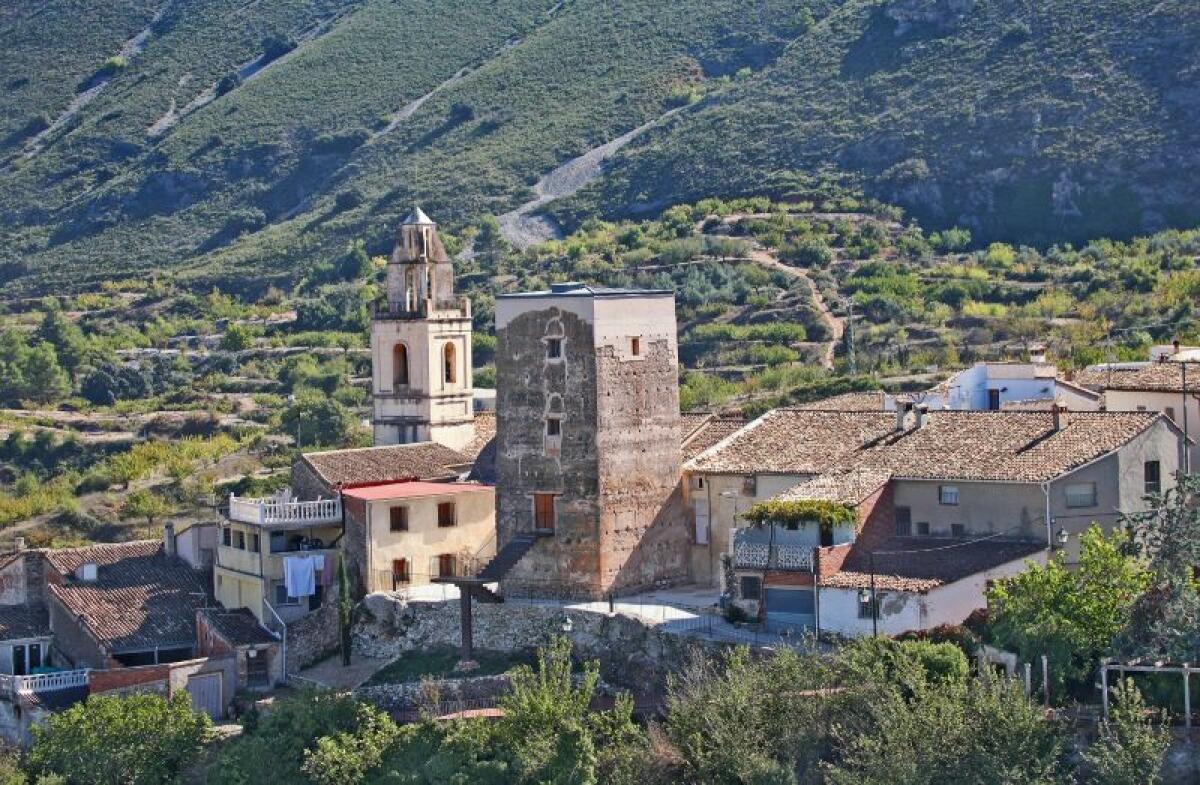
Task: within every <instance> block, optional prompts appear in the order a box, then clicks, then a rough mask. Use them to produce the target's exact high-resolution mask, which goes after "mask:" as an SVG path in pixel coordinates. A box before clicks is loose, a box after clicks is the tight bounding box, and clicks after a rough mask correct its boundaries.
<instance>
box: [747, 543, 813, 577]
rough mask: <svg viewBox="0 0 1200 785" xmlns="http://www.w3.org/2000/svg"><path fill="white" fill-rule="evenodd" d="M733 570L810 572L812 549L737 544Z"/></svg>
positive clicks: (761, 544) (764, 544) (794, 546)
mask: <svg viewBox="0 0 1200 785" xmlns="http://www.w3.org/2000/svg"><path fill="white" fill-rule="evenodd" d="M733 567H734V569H735V570H778V571H781V572H812V570H813V549H812V548H811V547H808V546H805V545H767V544H766V543H755V542H739V543H736V544H735V545H734V547H733Z"/></svg>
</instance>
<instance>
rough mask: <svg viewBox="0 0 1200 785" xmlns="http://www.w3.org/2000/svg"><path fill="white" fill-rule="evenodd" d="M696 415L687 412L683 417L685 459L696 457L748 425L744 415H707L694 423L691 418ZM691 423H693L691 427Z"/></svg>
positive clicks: (681, 446)
mask: <svg viewBox="0 0 1200 785" xmlns="http://www.w3.org/2000/svg"><path fill="white" fill-rule="evenodd" d="M694 417H695V415H687V414H685V415H683V417H682V418H681V419H682V424H683V428H682V429H681V430H682V431H683V433H684V434H685V436H684V437H683V442H682V444H681V445H680V448H681V449H682V451H683V460H685V461H687V460H691V459H692V458H695V457H696V456H697V455H699V454H700V453H702V452H704V451H705V450H707V449H708V448H709V447H712V446H713V445H714V444H716V443H717V442H719V441H721V440H722V439H724V438H725V437H726V436H730V435H732V434H734V433H736V432H737V431H739V430H741V429H742V428H744V427H745V426H746V420H745V418H744V417H720V416H716V415H706V416H705V417H704V420H703V421H702V422H699V423H695V424H693V423H692V422H691V418H694ZM689 425H692V427H691V428H690V429H689V428H688V426H689Z"/></svg>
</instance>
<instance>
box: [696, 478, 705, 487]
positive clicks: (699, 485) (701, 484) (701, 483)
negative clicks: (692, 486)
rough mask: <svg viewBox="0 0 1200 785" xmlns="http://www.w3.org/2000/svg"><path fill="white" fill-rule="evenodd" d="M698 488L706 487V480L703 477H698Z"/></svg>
mask: <svg viewBox="0 0 1200 785" xmlns="http://www.w3.org/2000/svg"><path fill="white" fill-rule="evenodd" d="M696 487H697V488H703V487H704V478H703V477H698V478H697V479H696Z"/></svg>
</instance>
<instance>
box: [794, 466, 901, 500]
mask: <svg viewBox="0 0 1200 785" xmlns="http://www.w3.org/2000/svg"><path fill="white" fill-rule="evenodd" d="M891 478H892V473H891V472H889V471H887V470H886V469H874V468H870V467H862V468H856V469H850V470H849V471H835V472H829V473H828V474H820V475H817V476H816V477H813V478H812V479H811V480H805V481H804V482H802V483H799V484H797V485H793V486H792V487H791V488H788V489H787V490H786V491H784V492H783V493H781V494H779V495H778V496H776V497H775V500H776V501H829V502H840V503H842V504H851V505H857V504H858V503H859V502H861V501H863V500H865V499H866V498H867V497H868V496H870V495H871V494H873V493H875V491H877V490H879V489H880V488H881V487H883V486H884V485H885V484H886V483H887V481H888V480H890V479H891Z"/></svg>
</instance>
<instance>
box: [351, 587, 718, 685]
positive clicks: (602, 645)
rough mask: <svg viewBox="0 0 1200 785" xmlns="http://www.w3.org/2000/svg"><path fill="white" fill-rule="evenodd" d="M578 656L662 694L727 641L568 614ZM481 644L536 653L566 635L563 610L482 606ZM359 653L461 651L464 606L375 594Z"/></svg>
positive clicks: (622, 680) (608, 674) (362, 612)
mask: <svg viewBox="0 0 1200 785" xmlns="http://www.w3.org/2000/svg"><path fill="white" fill-rule="evenodd" d="M570 617H571V622H572V628H571V633H570V638H571V644H572V648H573V653H574V656H575V657H577V658H579V659H585V660H589V659H598V660H599V661H600V669H601V675H602V676H603V678H604V680H605V681H606V682H608V683H610V684H613V685H615V686H618V687H622V688H624V689H630V690H636V691H638V692H646V691H653V690H655V689H662V688H663V687H664V686H665V683H666V679H667V676H668V674H671V673H674V672H676V670H677V669H679V668H680V667H682V666H683V665H684V664H685V663H686V662H687V661H688V657H689V653H690V652H691V651H693V650H696V649H703V650H707V651H719V650H723V649H724V648H725V644H720V643H715V642H712V641H704V640H701V639H699V638H692V637H684V636H681V635H674V634H671V633H668V632H662V631H660V630H659V629H657V628H656V627H655V626H653V625H652V624H647V623H646V622H644V621H643V620H642V619H640V618H638V617H636V616H632V615H629V614H624V613H616V614H612V615H609V614H607V613H599V612H594V611H574V610H572V611H571V612H570ZM472 618H473V620H474V636H475V647H476V649H478V650H480V651H497V652H531V651H534V650H536V649H537V648H538V647H541V646H545V645H546V643H547V642H549V641H550V640H551V639H552V638H553V637H556V636H559V635H562V634H563V633H562V620H563V609H562V608H561V607H557V606H544V605H510V604H500V605H485V604H482V603H480V604H476V605H475V607H474V612H473V617H472ZM356 619H357V620H358V622H357V623H356V625H355V628H354V651H355V653H357V654H360V655H362V656H367V657H378V658H389V659H390V658H395V657H399V656H401V655H403V654H405V653H407V652H411V651H423V650H428V649H431V648H446V647H458V646H459V644H460V643H461V639H460V636H461V627H460V619H459V603H458V602H457V601H450V602H408V601H405V600H404V599H402V598H400V597H398V596H397V595H392V594H372V595H369V596H368V597H367V598H366V599H365V600H363V602H362V604H361V605H360V606H359V608H358V610H357V612H356Z"/></svg>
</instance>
